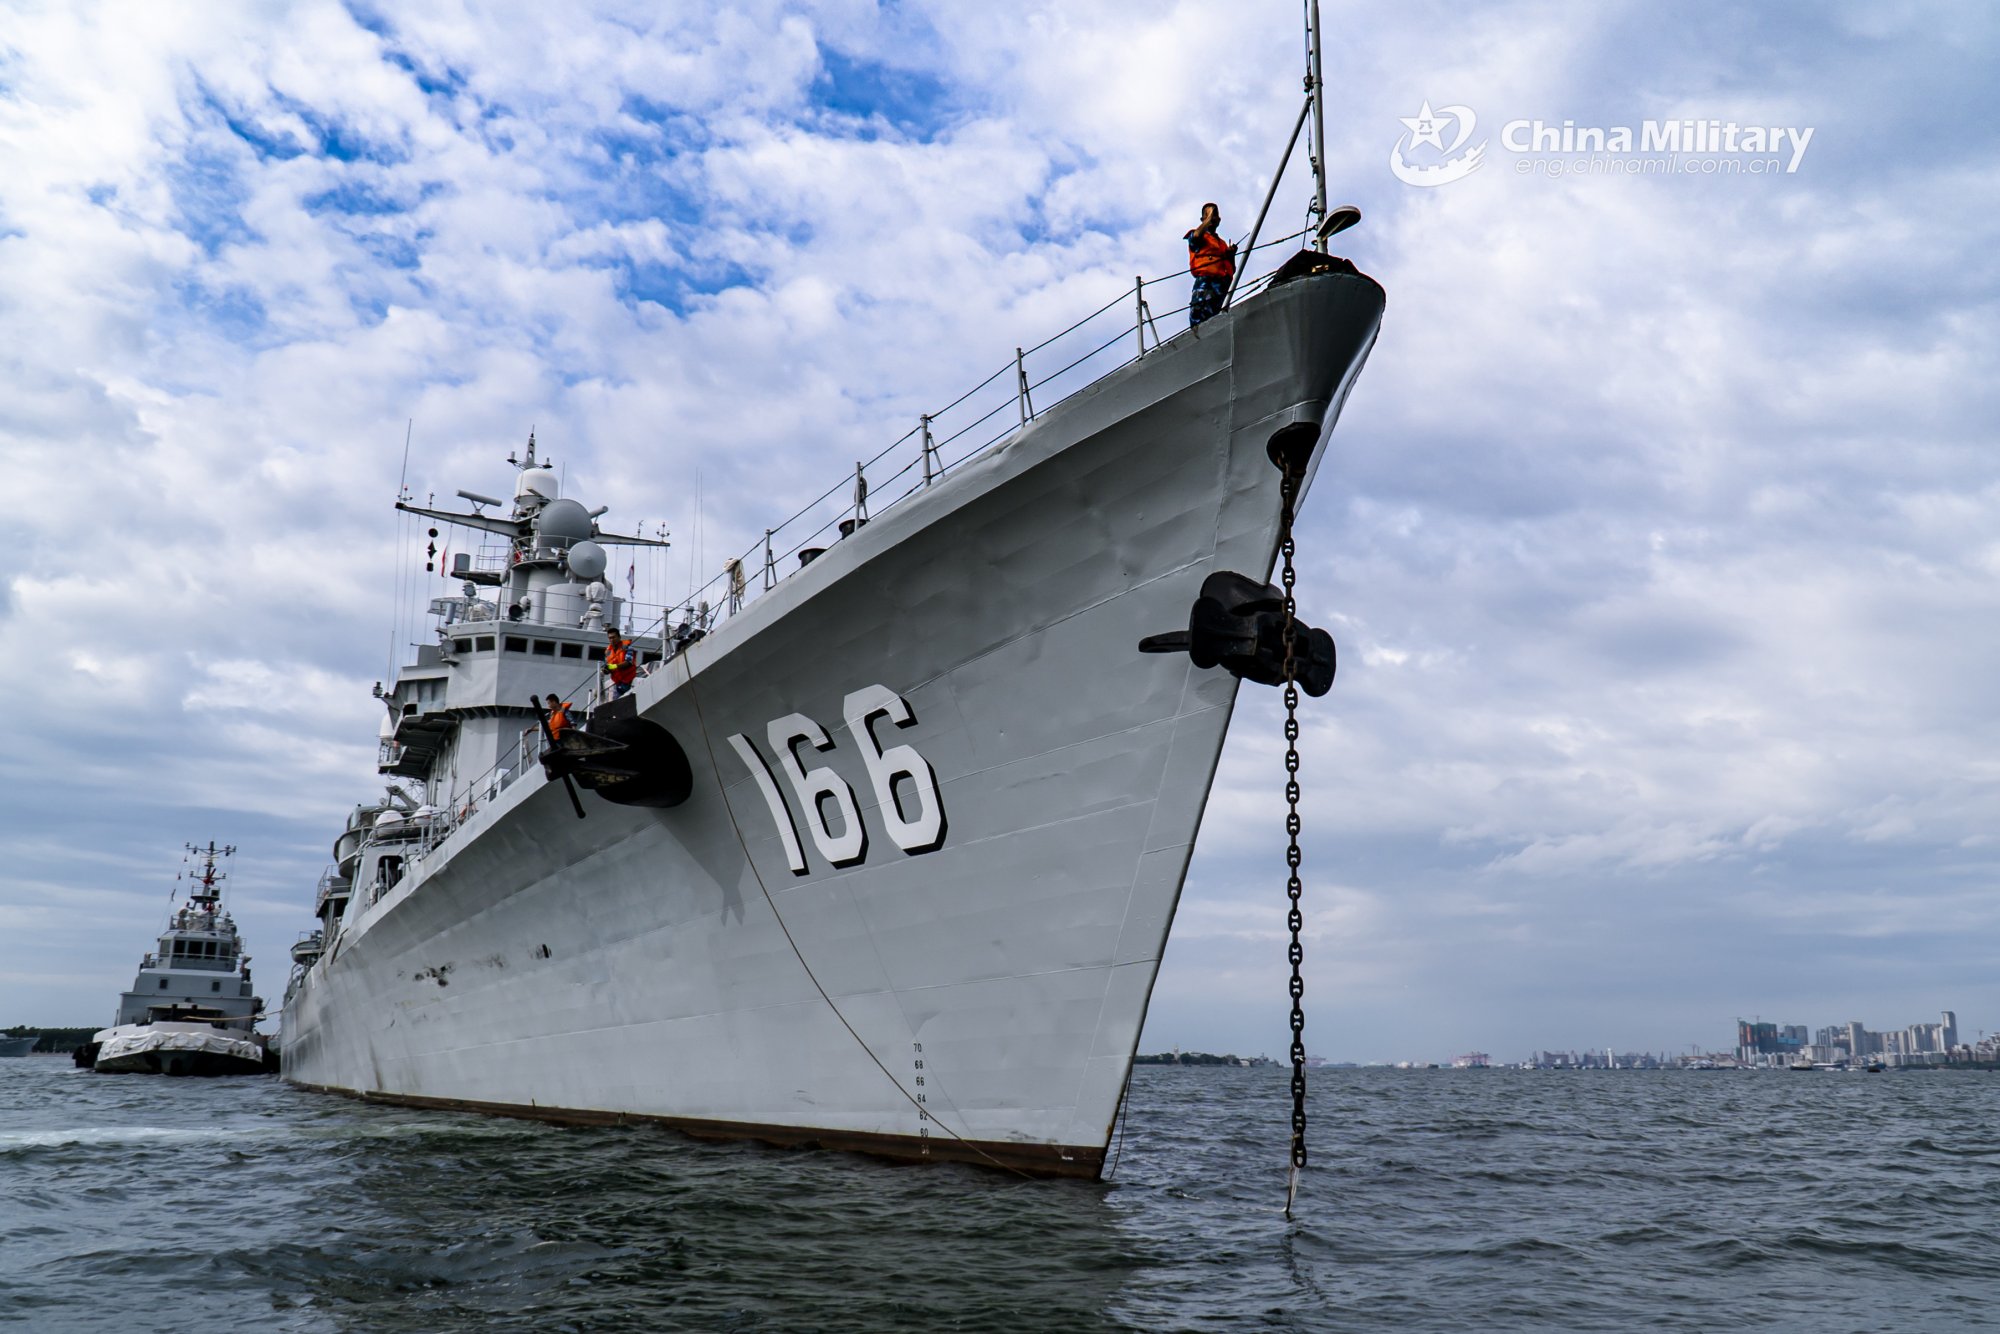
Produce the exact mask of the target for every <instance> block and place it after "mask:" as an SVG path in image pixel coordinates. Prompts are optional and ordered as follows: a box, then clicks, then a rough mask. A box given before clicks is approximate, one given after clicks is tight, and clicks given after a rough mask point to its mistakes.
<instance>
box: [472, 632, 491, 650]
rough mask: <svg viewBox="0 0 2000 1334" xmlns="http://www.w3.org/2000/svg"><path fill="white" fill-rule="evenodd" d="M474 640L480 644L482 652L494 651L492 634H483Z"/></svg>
mask: <svg viewBox="0 0 2000 1334" xmlns="http://www.w3.org/2000/svg"><path fill="white" fill-rule="evenodd" d="M473 642H474V643H475V644H477V645H478V646H479V651H480V652H481V653H491V652H492V651H493V636H492V635H481V636H479V638H478V639H476V640H474V641H473Z"/></svg>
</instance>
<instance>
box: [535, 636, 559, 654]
mask: <svg viewBox="0 0 2000 1334" xmlns="http://www.w3.org/2000/svg"><path fill="white" fill-rule="evenodd" d="M535 652H536V653H538V654H540V655H541V656H542V657H544V658H553V657H554V656H555V655H556V646H555V645H554V644H552V643H550V642H549V641H548V640H546V639H537V640H536V641H535Z"/></svg>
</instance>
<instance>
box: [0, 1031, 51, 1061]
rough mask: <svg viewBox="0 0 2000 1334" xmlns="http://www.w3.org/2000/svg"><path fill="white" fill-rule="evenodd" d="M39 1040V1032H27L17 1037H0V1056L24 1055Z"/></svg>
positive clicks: (40, 1036) (40, 1038)
mask: <svg viewBox="0 0 2000 1334" xmlns="http://www.w3.org/2000/svg"><path fill="white" fill-rule="evenodd" d="M41 1040H42V1035H41V1034H40V1033H29V1034H26V1035H25V1036H22V1037H18V1038H0V1056H26V1055H27V1054H28V1053H29V1052H31V1051H33V1050H34V1049H35V1044H36V1043H37V1042H40V1041H41Z"/></svg>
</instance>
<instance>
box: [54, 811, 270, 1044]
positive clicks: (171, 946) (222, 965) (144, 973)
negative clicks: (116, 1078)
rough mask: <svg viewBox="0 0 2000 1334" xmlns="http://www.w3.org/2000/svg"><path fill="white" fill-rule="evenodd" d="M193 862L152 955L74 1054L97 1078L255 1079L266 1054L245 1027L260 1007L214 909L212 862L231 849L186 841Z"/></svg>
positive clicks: (232, 937)
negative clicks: (182, 897) (190, 881)
mask: <svg viewBox="0 0 2000 1334" xmlns="http://www.w3.org/2000/svg"><path fill="white" fill-rule="evenodd" d="M188 851H189V852H190V853H192V854H193V855H195V856H197V857H199V858H201V867H200V869H199V870H197V871H196V873H195V876H194V887H193V889H192V890H190V891H189V893H188V897H187V902H186V903H185V904H184V905H183V906H182V907H181V908H179V909H178V910H177V911H175V913H174V914H173V916H172V917H171V918H170V919H169V920H168V922H167V929H166V932H165V933H164V934H162V935H161V936H160V939H159V952H158V953H155V954H148V955H146V956H145V957H144V958H142V959H141V960H140V961H139V975H138V978H137V979H136V980H135V981H134V982H133V983H132V989H131V990H130V991H127V992H125V993H123V994H122V995H121V996H120V997H119V1001H118V1017H117V1019H116V1021H115V1022H114V1023H113V1024H112V1026H111V1027H110V1028H106V1029H100V1030H99V1031H98V1032H97V1033H95V1034H93V1035H92V1036H91V1039H90V1041H89V1042H88V1043H86V1044H84V1045H83V1046H82V1047H79V1048H77V1053H76V1057H75V1060H76V1063H77V1064H78V1065H87V1066H89V1067H90V1068H91V1069H93V1070H95V1071H97V1073H99V1074H107V1075H115V1074H159V1075H255V1074H262V1073H264V1072H265V1071H267V1070H272V1069H275V1068H276V1056H275V1054H274V1053H272V1052H271V1051H270V1049H269V1047H268V1045H267V1044H266V1042H265V1040H264V1037H263V1035H262V1034H259V1033H257V1032H255V1031H254V1030H253V1027H252V1026H253V1025H254V1024H255V1023H256V1022H257V1020H258V1018H259V1017H261V1015H262V1012H263V1008H264V1002H263V1000H262V999H261V998H260V997H258V996H256V995H253V994H252V992H251V983H250V956H249V955H247V954H245V953H243V941H242V937H241V936H239V935H238V934H237V931H236V921H235V919H234V918H233V917H231V916H230V915H229V914H228V913H227V912H225V911H223V909H222V883H223V881H225V880H226V879H228V875H227V873H225V872H224V871H223V870H221V868H220V862H221V861H222V860H224V859H226V858H228V857H230V856H232V855H234V854H235V852H236V849H235V848H233V847H217V846H216V845H215V843H214V842H213V841H211V842H210V843H209V844H208V846H207V847H205V848H203V847H196V846H195V845H194V844H192V843H190V844H189V845H188Z"/></svg>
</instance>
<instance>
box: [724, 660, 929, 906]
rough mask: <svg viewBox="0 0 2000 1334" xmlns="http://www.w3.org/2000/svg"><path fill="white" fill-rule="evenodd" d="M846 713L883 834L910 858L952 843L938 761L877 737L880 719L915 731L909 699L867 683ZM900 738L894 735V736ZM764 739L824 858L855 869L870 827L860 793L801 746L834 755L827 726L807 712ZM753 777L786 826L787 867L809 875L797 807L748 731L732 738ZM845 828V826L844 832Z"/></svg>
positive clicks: (778, 722) (782, 836)
mask: <svg viewBox="0 0 2000 1334" xmlns="http://www.w3.org/2000/svg"><path fill="white" fill-rule="evenodd" d="M840 712H841V716H842V717H843V718H844V719H845V720H846V722H847V730H848V733H849V734H850V735H852V736H853V738H854V739H855V740H856V741H857V742H859V743H860V747H861V763H862V764H863V765H864V766H865V767H866V768H867V770H868V783H869V786H870V787H871V788H873V789H874V793H875V808H876V810H877V811H878V812H879V813H880V815H881V817H882V825H883V832H885V833H886V834H888V836H889V841H890V842H891V843H894V844H895V845H896V846H897V847H899V848H901V849H902V850H903V851H904V852H907V853H912V854H914V853H919V852H935V851H937V849H938V848H940V847H941V846H943V844H944V834H945V819H944V802H943V801H942V800H941V799H940V798H939V796H938V784H937V775H936V774H935V773H933V772H932V771H931V766H930V761H928V760H926V759H925V758H924V757H923V756H921V755H919V754H917V752H916V749H915V748H914V747H912V746H909V745H894V746H886V747H885V746H884V745H883V744H882V742H881V739H880V738H879V737H878V736H877V735H876V733H875V727H876V725H877V723H878V721H879V720H882V719H885V718H886V719H887V720H888V721H889V722H890V723H891V724H893V725H894V726H896V727H899V728H901V727H909V726H911V725H912V724H913V723H915V722H916V715H915V714H914V713H912V712H911V711H910V705H909V702H908V701H907V700H905V699H904V698H903V697H902V696H901V695H898V694H897V693H896V692H895V691H893V690H890V689H889V688H888V687H887V686H880V685H873V686H863V687H862V688H861V689H859V690H857V691H855V692H854V693H853V694H851V695H849V696H848V697H847V698H846V699H844V700H842V701H841V705H840ZM892 735H893V733H892ZM764 738H765V740H766V741H767V742H769V743H770V747H771V752H772V753H773V754H774V755H776V756H777V759H778V768H779V770H780V771H782V772H783V774H784V776H785V781H786V783H787V784H788V785H789V786H790V787H791V789H792V796H793V798H794V799H795V800H796V801H797V803H798V810H799V813H800V814H801V815H802V816H803V817H804V819H805V826H806V832H807V833H808V834H810V835H811V836H812V841H813V846H814V847H816V848H818V849H819V853H820V856H822V857H824V858H826V860H827V861H828V863H830V864H831V865H834V866H854V865H857V864H858V863H860V862H862V861H865V860H866V859H867V856H868V827H867V826H866V825H865V824H863V823H862V821H861V811H860V808H859V806H857V805H856V803H855V800H854V789H853V788H851V787H849V786H848V785H847V782H846V780H845V779H843V778H841V776H840V775H839V774H836V773H835V772H834V771H833V770H832V769H830V768H827V767H826V766H824V765H821V766H819V767H817V768H813V769H808V768H806V767H805V764H804V763H802V762H801V761H800V759H799V752H798V749H797V747H798V745H799V743H800V742H802V741H803V742H805V743H806V744H807V745H808V746H809V747H811V750H810V751H809V752H808V753H807V759H808V760H810V759H812V758H813V754H814V753H815V752H820V751H830V750H832V749H833V741H832V739H831V738H829V737H828V736H827V734H826V729H825V728H823V727H821V726H820V725H819V724H818V723H816V722H814V721H813V720H812V719H810V718H808V717H806V716H805V715H804V714H803V713H788V714H786V715H785V716H784V717H782V718H774V719H772V720H771V722H770V723H769V724H768V725H766V727H765V728H764ZM729 744H730V746H731V747H732V748H733V749H734V750H735V751H736V754H737V757H738V758H740V759H741V760H742V761H743V763H744V766H745V767H747V768H748V769H749V770H750V777H751V778H753V779H755V780H756V783H757V790H758V791H759V792H760V793H762V794H763V797H764V804H765V805H766V806H767V807H769V808H770V811H771V821H772V823H773V824H775V825H776V826H777V828H778V842H779V843H780V844H782V845H783V846H784V849H785V862H786V864H787V865H789V866H790V867H791V868H792V873H793V874H794V875H804V874H806V854H805V849H804V847H803V846H802V845H801V844H800V842H799V831H798V826H797V825H795V824H794V823H793V822H792V813H791V809H790V807H789V806H788V805H787V804H786V802H785V799H784V797H783V795H782V794H780V793H779V791H778V784H777V781H776V779H774V778H773V777H772V774H771V766H770V765H769V764H766V763H765V762H764V756H763V755H762V754H761V753H760V752H759V751H758V749H757V747H756V744H755V743H753V742H752V741H751V740H750V739H749V738H748V737H746V736H744V735H743V733H741V732H737V733H735V734H734V735H732V736H731V737H730V738H729ZM836 827H837V828H836Z"/></svg>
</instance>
